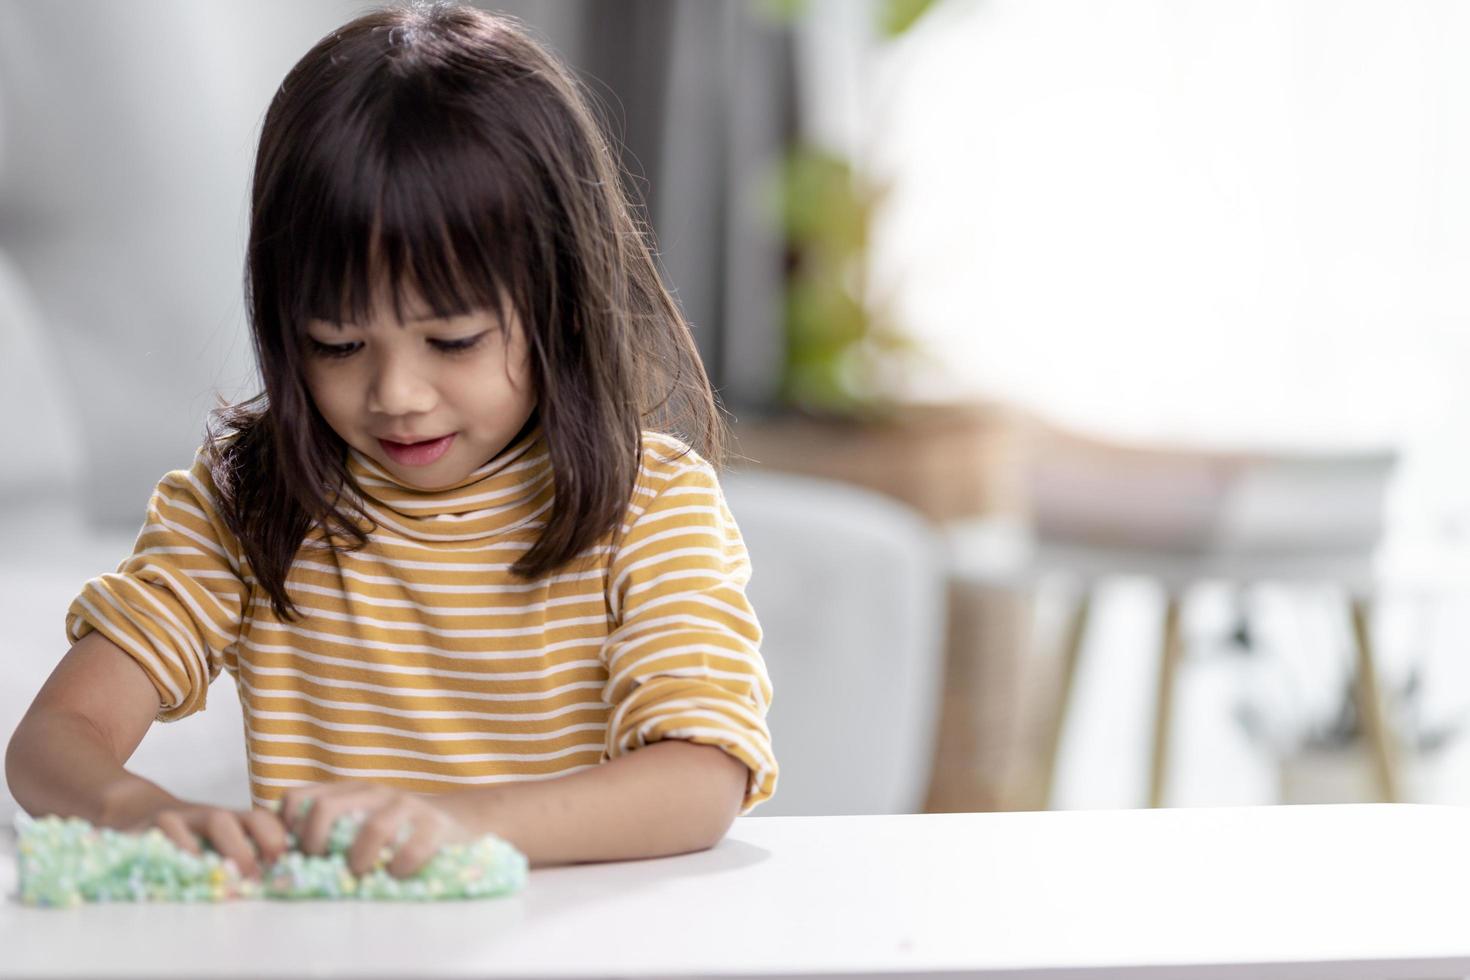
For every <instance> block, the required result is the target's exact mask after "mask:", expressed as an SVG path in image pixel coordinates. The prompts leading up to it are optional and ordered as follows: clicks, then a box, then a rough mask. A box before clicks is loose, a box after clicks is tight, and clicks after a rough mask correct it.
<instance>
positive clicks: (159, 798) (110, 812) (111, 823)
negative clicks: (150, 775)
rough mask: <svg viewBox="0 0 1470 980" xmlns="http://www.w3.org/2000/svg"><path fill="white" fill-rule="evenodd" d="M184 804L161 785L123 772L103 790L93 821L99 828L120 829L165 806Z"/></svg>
mask: <svg viewBox="0 0 1470 980" xmlns="http://www.w3.org/2000/svg"><path fill="white" fill-rule="evenodd" d="M181 802H182V801H181V800H179V799H178V798H177V797H176V796H174V795H173V794H172V793H170V792H168V791H167V790H165V789H164V788H163V787H161V786H159V785H158V784H156V783H151V782H149V781H148V780H146V779H144V778H143V777H142V776H138V775H136V774H134V773H130V772H124V773H123V775H122V776H120V777H118V778H117V779H116V780H114V781H113V782H112V783H110V784H109V785H108V786H107V787H106V788H104V789H103V790H102V795H101V798H100V800H99V805H98V810H97V814H96V818H97V819H96V820H94V821H93V822H94V823H95V824H96V825H97V826H99V827H112V828H114V829H117V830H121V829H123V828H126V827H131V826H133V825H134V824H136V823H138V822H139V821H140V820H142V819H144V818H145V817H147V816H149V815H151V814H153V813H156V812H158V811H159V810H161V809H163V808H164V807H166V806H171V805H176V804H179V803H181Z"/></svg>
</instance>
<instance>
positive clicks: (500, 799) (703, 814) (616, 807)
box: [432, 739, 750, 865]
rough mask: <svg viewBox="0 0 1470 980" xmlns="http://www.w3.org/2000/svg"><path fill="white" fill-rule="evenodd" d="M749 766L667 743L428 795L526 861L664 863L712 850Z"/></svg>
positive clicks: (709, 750) (693, 746) (714, 751)
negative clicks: (534, 775)
mask: <svg viewBox="0 0 1470 980" xmlns="http://www.w3.org/2000/svg"><path fill="white" fill-rule="evenodd" d="M749 777H750V770H749V769H747V768H746V766H745V764H744V763H742V762H740V761H739V760H738V759H735V758H734V757H733V756H730V755H729V754H727V753H726V752H725V751H724V750H722V749H719V748H716V747H714V746H712V745H700V744H698V743H695V742H689V741H685V740H681V739H667V740H665V741H661V742H654V743H653V744H651V745H647V746H644V747H643V748H640V749H638V750H637V751H634V752H630V753H628V754H626V755H622V756H619V757H617V758H615V759H611V760H609V761H607V762H604V763H602V764H601V765H597V766H593V767H591V768H588V769H583V770H580V771H578V772H574V773H570V774H568V775H565V776H559V777H557V778H555V779H547V780H537V781H527V782H515V783H501V784H499V785H494V786H484V787H480V786H477V787H474V788H472V789H464V790H458V791H452V792H449V793H445V794H442V795H437V796H434V797H433V798H432V799H433V802H434V804H435V805H436V806H438V807H440V808H442V809H444V810H446V811H448V812H449V813H450V814H451V815H452V816H454V817H455V818H457V819H458V820H459V821H460V822H461V823H462V824H464V825H465V827H467V828H468V829H470V830H472V831H474V832H475V833H477V834H483V833H493V834H497V835H499V836H500V837H503V838H505V839H506V840H508V841H510V842H511V843H512V844H514V845H516V847H518V848H520V849H521V850H522V851H523V852H524V853H525V855H526V857H527V858H528V859H529V860H530V862H531V864H533V865H547V864H569V863H574V862H579V861H621V860H629V859H633V858H650V857H662V856H664V855H669V854H683V853H686V852H688V851H700V850H704V849H705V848H709V847H713V846H714V845H715V844H717V843H719V841H720V838H722V837H724V836H725V832H726V831H727V830H729V829H730V824H731V822H732V821H733V820H734V819H735V816H736V814H737V813H739V812H740V806H741V802H742V801H743V799H744V796H745V787H746V781H747V780H748V779H749Z"/></svg>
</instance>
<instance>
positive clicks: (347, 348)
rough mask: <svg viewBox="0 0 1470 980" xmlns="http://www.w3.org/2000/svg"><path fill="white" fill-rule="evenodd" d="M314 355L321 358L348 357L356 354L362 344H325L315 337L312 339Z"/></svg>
mask: <svg viewBox="0 0 1470 980" xmlns="http://www.w3.org/2000/svg"><path fill="white" fill-rule="evenodd" d="M310 340H311V350H312V353H314V354H317V355H318V356H320V357H346V356H347V355H349V354H353V353H356V351H357V348H358V347H360V346H361V345H360V344H324V343H322V342H321V341H320V340H317V339H316V338H315V337H312V338H310Z"/></svg>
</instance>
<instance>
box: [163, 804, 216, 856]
mask: <svg viewBox="0 0 1470 980" xmlns="http://www.w3.org/2000/svg"><path fill="white" fill-rule="evenodd" d="M153 823H154V825H155V826H156V827H158V829H159V830H161V831H163V835H164V836H165V837H167V838H168V839H169V840H171V841H173V842H174V843H175V844H177V845H178V846H179V847H181V848H183V849H184V850H186V851H188V852H189V853H190V854H193V855H195V856H196V857H197V856H198V855H200V854H203V853H204V847H203V845H202V844H201V842H200V840H199V838H198V837H196V836H195V834H194V831H193V830H192V829H191V828H190V827H189V824H188V822H187V821H186V820H185V819H184V816H183V814H181V813H179V812H177V811H175V810H164V811H163V812H162V813H160V814H158V816H157V817H155V818H154V820H153Z"/></svg>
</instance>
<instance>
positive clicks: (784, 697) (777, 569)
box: [721, 470, 945, 816]
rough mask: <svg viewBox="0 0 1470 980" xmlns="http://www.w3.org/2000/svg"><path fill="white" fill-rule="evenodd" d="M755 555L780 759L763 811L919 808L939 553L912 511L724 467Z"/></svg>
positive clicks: (926, 764) (939, 636)
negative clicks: (777, 775) (773, 792)
mask: <svg viewBox="0 0 1470 980" xmlns="http://www.w3.org/2000/svg"><path fill="white" fill-rule="evenodd" d="M721 485H722V487H723V489H724V493H725V498H726V501H727V503H728V504H729V507H730V511H731V513H732V514H733V515H734V516H735V520H736V523H737V524H738V525H739V527H740V532H741V536H742V537H743V538H744V540H745V545H746V548H747V549H748V551H749V553H750V561H751V568H752V574H751V580H750V584H749V586H748V590H747V594H748V595H749V597H750V601H751V604H752V606H754V608H755V610H756V615H757V616H758V617H759V618H760V622H761V627H762V629H763V631H764V639H763V641H762V644H761V650H762V653H763V655H764V657H765V660H766V667H767V670H768V671H769V672H770V675H771V684H772V687H773V689H774V692H775V694H774V697H773V698H772V701H771V709H770V714H769V717H768V722H769V724H770V727H771V738H772V740H773V743H774V745H775V748H776V758H777V759H778V760H779V761H780V765H781V776H780V781H779V783H778V786H777V790H776V795H775V796H774V797H773V798H772V799H771V800H770V801H769V802H767V803H764V804H762V805H761V807H760V808H759V809H758V810H756V811H755V815H758V816H778V815H816V814H858V813H912V812H914V811H917V810H918V809H920V808H921V807H922V806H923V803H924V794H925V791H926V789H927V786H928V780H929V772H930V768H931V764H932V759H933V753H934V741H935V736H936V729H937V718H936V715H937V708H938V702H939V689H940V684H941V681H942V677H943V669H944V664H943V658H944V621H945V555H944V552H943V547H942V544H941V542H940V540H939V538H938V536H937V534H936V533H935V532H934V530H933V528H932V527H931V526H930V525H929V524H928V523H927V522H926V521H924V519H923V518H922V517H921V516H920V515H919V514H917V513H916V512H914V511H913V510H912V509H910V508H908V507H906V506H904V505H903V504H901V503H899V502H898V501H895V500H892V499H890V498H888V497H884V496H881V495H879V494H876V493H873V492H871V491H868V490H864V489H861V488H859V487H854V486H851V485H848V484H845V483H838V482H836V481H832V480H819V479H815V478H811V477H801V476H793V475H790V474H784V473H773V472H767V471H760V470H743V471H727V472H726V473H725V474H724V475H723V476H722V478H721Z"/></svg>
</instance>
